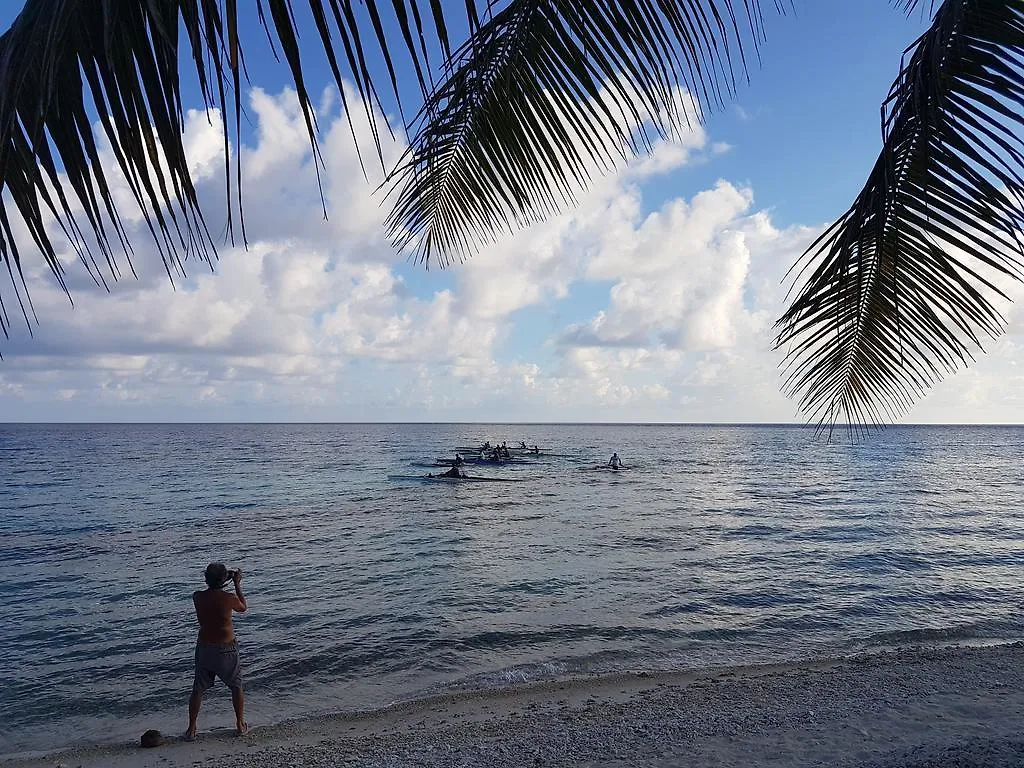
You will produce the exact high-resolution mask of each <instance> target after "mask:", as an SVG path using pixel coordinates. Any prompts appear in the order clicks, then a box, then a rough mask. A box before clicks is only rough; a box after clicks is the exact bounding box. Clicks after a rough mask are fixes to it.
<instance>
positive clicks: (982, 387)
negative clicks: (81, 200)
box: [0, 0, 1024, 423]
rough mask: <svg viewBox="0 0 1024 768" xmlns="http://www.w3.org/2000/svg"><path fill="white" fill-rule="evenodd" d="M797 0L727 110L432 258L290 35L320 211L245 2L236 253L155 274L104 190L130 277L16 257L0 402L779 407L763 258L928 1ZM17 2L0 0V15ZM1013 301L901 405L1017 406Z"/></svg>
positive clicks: (393, 147)
mask: <svg viewBox="0 0 1024 768" xmlns="http://www.w3.org/2000/svg"><path fill="white" fill-rule="evenodd" d="M455 2H456V4H457V5H460V4H461V0H455ZM795 5H796V11H797V12H796V14H792V13H791V14H789V15H788V16H786V17H775V16H769V17H768V21H769V23H768V27H767V35H768V40H767V43H766V44H765V45H764V47H763V49H762V51H761V59H760V62H759V63H758V62H756V61H755V62H754V63H753V66H752V67H751V72H750V80H751V82H750V84H749V85H747V84H745V83H744V84H743V85H742V86H741V88H740V90H739V93H738V95H737V98H736V100H735V101H734V102H732V103H730V104H728V105H727V106H726V108H725V109H724V110H722V111H719V112H717V113H714V114H710V115H709V116H708V119H707V121H706V123H705V124H704V125H695V126H694V127H693V128H692V130H690V131H688V132H684V133H683V134H681V135H680V136H678V137H676V138H675V139H674V140H672V141H666V142H661V143H659V144H658V145H657V146H656V148H655V151H654V153H653V154H651V155H650V156H647V157H639V158H635V159H634V160H632V161H630V162H629V163H626V164H623V165H622V166H621V167H619V168H617V169H616V170H615V171H614V172H610V173H608V174H606V175H603V176H601V177H600V178H598V179H597V180H596V181H595V182H594V184H593V185H592V187H591V188H590V189H589V190H588V191H587V192H586V193H585V194H584V195H583V196H582V197H581V199H580V202H579V206H578V207H576V208H574V209H567V210H564V211H562V212H561V213H560V214H559V215H558V216H555V217H553V218H551V219H549V220H547V221H545V222H542V223H540V224H538V225H535V226H532V227H530V228H529V229H526V230H523V231H520V232H518V233H516V234H514V235H510V236H507V237H504V238H502V239H500V240H499V241H498V242H496V243H495V244H493V245H491V246H488V247H485V248H483V249H482V250H481V251H480V252H479V253H478V254H477V255H476V256H474V257H473V258H472V259H470V260H468V261H467V262H466V263H464V264H458V265H455V266H453V267H450V268H448V269H446V270H438V269H430V270H425V269H424V268H423V267H422V266H421V265H417V264H413V263H410V262H409V260H408V259H407V258H406V255H405V254H400V253H396V252H395V250H394V249H393V248H392V246H391V245H390V244H389V243H388V240H387V238H386V236H385V233H384V225H383V221H384V218H385V216H386V213H387V209H386V206H384V205H382V200H381V198H380V195H379V194H376V193H375V192H374V184H373V183H372V182H373V181H374V180H373V179H372V178H371V179H370V180H369V181H368V180H367V179H366V178H365V177H364V175H363V174H362V172H361V170H360V166H359V163H358V159H357V156H356V153H355V149H354V144H353V142H352V137H351V135H350V133H349V129H348V125H347V123H346V121H345V119H344V116H343V115H342V114H341V113H340V111H339V101H340V100H339V99H338V94H337V91H336V87H335V86H334V84H333V78H332V77H331V75H330V72H329V70H328V68H327V66H326V62H325V61H324V60H323V57H322V55H321V54H320V53H319V51H316V50H313V49H314V48H315V45H313V46H311V47H310V48H309V52H308V54H307V55H306V58H305V62H304V63H305V67H306V72H307V80H308V85H309V87H310V89H311V91H313V92H315V93H318V94H321V98H320V99H319V100H318V101H319V114H318V118H319V124H320V129H321V136H320V138H321V149H322V152H323V156H324V159H325V162H326V173H325V174H324V192H325V200H326V206H327V210H328V214H329V216H328V220H327V221H325V220H324V217H323V211H322V205H321V200H320V197H319V192H318V189H317V184H316V178H315V175H314V173H313V167H312V165H311V157H310V149H309V143H308V140H307V138H306V134H305V128H304V125H303V122H302V119H301V115H300V113H299V111H298V107H297V102H296V99H295V96H294V93H293V92H292V91H291V90H290V89H289V88H288V77H287V72H286V71H285V69H284V68H283V67H282V66H280V65H279V64H277V63H276V62H275V61H274V60H273V57H272V56H270V55H269V54H267V53H266V51H263V50H260V49H259V47H258V43H259V37H258V36H254V34H255V33H257V32H258V33H259V35H262V32H260V31H259V30H258V29H257V26H256V24H257V22H256V19H255V13H252V14H251V16H252V17H253V18H249V17H243V19H242V24H243V31H244V32H246V34H243V40H246V39H251V40H253V41H254V42H255V43H256V45H255V47H253V48H251V49H250V50H249V54H248V61H249V71H250V76H251V79H252V83H251V85H249V86H246V87H245V91H244V103H245V108H246V111H247V114H248V118H249V122H248V124H247V127H246V128H245V130H244V132H243V137H242V142H241V144H242V146H241V157H242V167H243V176H244V179H245V183H246V188H245V206H246V207H245V212H246V220H247V225H248V227H249V247H248V249H243V248H232V247H229V246H228V245H227V244H221V245H220V248H219V255H220V259H219V261H218V263H217V265H216V269H215V271H214V272H210V271H209V270H207V269H203V268H202V267H200V266H199V265H192V267H191V268H190V271H189V274H188V277H187V278H186V279H179V280H176V281H175V282H174V283H173V284H172V282H171V281H170V280H169V279H168V277H167V275H166V273H165V272H164V269H163V267H162V265H161V263H160V260H159V258H158V257H157V256H156V255H155V249H154V248H153V247H152V243H151V241H150V240H149V239H148V235H147V234H146V231H145V228H144V225H143V223H142V222H141V221H140V220H139V218H138V215H137V209H136V208H135V206H134V205H133V204H132V203H131V201H130V200H129V199H128V198H127V190H126V188H125V187H124V185H123V184H122V186H121V190H120V192H121V196H122V198H124V199H125V204H124V208H123V210H124V215H125V217H126V221H127V222H128V226H129V231H130V232H132V233H133V235H134V240H133V244H134V246H135V249H136V254H137V258H136V260H135V264H136V269H137V272H138V278H137V279H132V278H131V277H128V278H127V279H122V280H120V281H118V282H117V283H115V284H113V285H111V286H110V291H109V293H108V292H106V291H104V290H102V289H99V288H97V287H95V286H93V285H92V284H91V283H90V282H89V281H88V279H87V278H86V276H85V274H84V270H83V269H82V268H81V266H80V265H77V264H76V263H75V261H74V254H73V252H72V251H71V249H70V248H68V247H65V248H64V249H63V251H62V259H63V260H64V261H65V262H66V264H67V265H68V269H69V270H70V272H71V275H72V278H71V282H72V286H73V288H72V290H73V298H74V306H73V307H72V306H71V304H70V303H69V301H68V299H67V297H66V296H64V294H63V293H62V292H61V291H60V290H59V288H58V287H57V286H56V285H55V284H54V281H53V279H52V277H51V276H50V274H49V271H48V269H47V268H46V267H45V265H43V263H42V260H41V259H36V260H32V261H30V262H29V263H28V265H27V269H26V277H27V280H28V284H29V287H30V290H31V293H32V299H33V302H34V304H35V307H36V311H37V313H38V316H39V324H38V325H37V326H34V327H33V328H32V329H31V334H30V333H29V329H28V328H27V327H26V326H24V325H17V324H15V326H14V328H13V329H12V332H11V336H10V338H8V339H6V340H3V339H0V352H2V353H3V356H4V360H3V361H2V362H0V421H127V422H148V421H171V422H208V421H213V422H217V421H253V422H259V421H471V422H472V421H476V422H507V421H513V422H530V421H541V422H563V421H564V422H576V421H599V422H743V423H747V422H792V421H801V420H802V419H803V417H802V416H801V414H800V413H799V412H798V410H797V408H796V405H795V403H794V402H792V401H790V400H788V399H786V398H785V397H784V396H783V395H782V394H781V393H780V385H781V375H780V371H779V367H778V366H779V362H780V359H781V355H780V353H778V352H774V351H772V349H771V341H772V337H773V333H772V325H773V322H774V320H775V319H776V318H777V317H778V316H779V315H780V314H781V312H782V311H783V309H784V307H785V296H786V290H787V288H788V287H789V285H790V284H789V282H788V281H787V279H786V271H787V269H788V268H789V267H790V266H791V265H792V264H793V263H794V261H795V260H796V259H797V258H798V257H799V255H800V254H801V253H802V252H803V250H804V249H805V248H806V247H807V245H808V244H809V243H810V242H811V241H812V240H813V238H814V236H815V234H816V233H818V232H820V231H821V230H822V228H823V227H824V226H826V225H827V223H829V222H830V221H831V220H833V219H834V218H836V217H837V216H839V215H840V214H841V213H843V212H844V211H845V209H846V208H847V207H848V206H849V204H850V203H851V202H852V200H853V198H854V196H855V195H856V193H857V192H858V191H859V190H860V187H861V185H862V184H863V182H864V180H865V178H866V176H867V173H868V171H869V169H870V167H871V164H872V163H873V161H874V159H875V157H876V156H877V153H878V149H879V146H880V128H879V107H880V104H881V102H882V100H883V99H884V97H885V95H886V93H887V91H888V87H889V85H890V83H891V81H892V80H893V78H894V77H895V75H896V73H897V71H898V66H899V60H900V56H901V54H902V52H903V50H904V49H905V47H906V46H907V45H909V44H910V43H911V42H912V41H913V40H914V38H915V37H916V36H917V35H919V34H920V33H921V32H922V31H923V30H924V28H925V26H926V20H925V19H923V18H922V17H920V16H915V17H913V18H909V19H908V18H906V17H904V16H903V15H902V14H901V13H899V12H898V11H896V10H894V9H893V8H892V7H891V6H890V4H889V3H888V2H886V0H861V2H857V3H850V2H849V0H813V2H812V1H811V0H796V3H795ZM17 10H18V9H17V6H16V4H14V3H10V4H4V7H3V9H2V10H0V26H3V27H6V26H7V25H8V24H9V23H10V21H11V20H12V19H13V18H14V16H15V15H16V12H17ZM300 23H304V22H302V21H300ZM399 75H400V79H401V80H402V81H403V82H408V81H409V79H410V77H411V73H410V72H406V71H400V72H399ZM183 95H184V99H185V102H186V105H187V106H188V107H189V113H188V117H187V124H186V128H185V146H186V149H187V153H188V157H189V162H190V166H191V169H192V172H193V174H194V177H195V179H196V182H197V187H198V189H199V193H200V197H201V199H202V201H203V204H204V211H206V212H207V215H208V218H209V220H210V221H211V222H216V221H223V218H224V193H223V189H224V177H223V173H224V171H223V155H222V151H223V150H222V140H221V135H220V129H219V121H220V115H219V114H216V113H213V114H207V113H206V112H205V110H204V108H203V104H202V100H201V98H200V97H199V94H198V93H197V92H196V90H195V88H194V87H191V86H188V87H186V88H185V90H184V94H183ZM349 98H350V100H353V99H356V98H357V97H355V96H354V95H353V94H351V93H350V94H349ZM356 129H357V132H360V133H361V134H362V135H363V136H364V137H366V136H367V135H368V134H367V129H366V126H365V125H362V124H361V123H359V121H358V120H357V126H356ZM404 141H405V140H404V137H402V136H401V135H398V136H397V137H396V139H395V141H394V142H393V143H392V144H390V145H388V146H386V147H385V151H386V153H387V156H388V157H389V158H397V157H398V155H399V154H400V152H401V151H402V148H403V147H404ZM211 229H212V230H213V231H214V232H217V231H219V230H218V226H216V225H214V226H212V227H211ZM1016 307H1017V305H1016V304H1012V305H1006V306H1005V307H1003V309H1004V313H1005V315H1006V316H1007V318H1008V321H1009V327H1008V331H1009V332H1008V334H1007V335H1006V336H1004V337H1003V338H1001V339H1000V340H998V341H996V342H991V343H989V344H988V345H987V349H988V352H989V354H988V355H986V356H984V357H982V358H981V359H980V360H979V362H978V363H977V364H975V365H974V366H972V367H971V368H970V369H969V370H968V371H966V372H962V373H960V374H959V375H957V376H954V377H952V378H950V379H949V380H947V381H946V382H943V383H942V384H941V385H939V386H938V387H936V388H935V390H934V391H933V392H932V393H931V394H930V395H929V396H928V397H927V398H926V399H925V400H923V401H922V402H921V403H920V404H918V405H917V406H916V407H915V408H914V409H913V410H912V411H911V412H910V414H909V415H908V416H907V417H906V418H905V421H907V422H917V423H951V422H957V423H974V422H977V423H1019V422H1024V400H1022V399H1021V397H1020V395H1019V394H1018V393H1019V392H1021V391H1024V390H1022V387H1021V384H1022V377H1021V374H1020V372H1019V371H1018V362H1020V361H1024V318H1022V317H1021V315H1020V313H1019V311H1018V310H1017V308H1016Z"/></svg>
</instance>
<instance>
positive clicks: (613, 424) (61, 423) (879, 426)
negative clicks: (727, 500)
mask: <svg viewBox="0 0 1024 768" xmlns="http://www.w3.org/2000/svg"><path fill="white" fill-rule="evenodd" d="M376 425H391V426H538V427H543V426H553V427H557V426H590V427H787V428H799V429H812V430H820V429H825V430H827V429H829V427H827V426H822V425H819V424H817V423H809V422H803V421H0V427H4V426H181V427H185V426H239V427H240V426H376ZM1020 426H1024V424H1021V423H1020V422H912V423H899V424H885V423H877V422H876V423H870V424H855V425H847V424H837V425H835V426H834V427H832V429H834V430H846V429H855V430H861V429H893V428H901V427H1020Z"/></svg>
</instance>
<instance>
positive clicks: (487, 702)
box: [0, 643, 1024, 768]
mask: <svg viewBox="0 0 1024 768" xmlns="http://www.w3.org/2000/svg"><path fill="white" fill-rule="evenodd" d="M1022 662H1024V644H1021V643H1017V644H1013V645H1003V646H993V647H984V648H948V649H940V650H935V649H918V650H913V649H911V650H899V651H893V652H886V653H880V654H875V655H863V656H857V657H852V658H848V659H842V660H834V661H819V662H808V663H806V664H794V665H776V666H765V667H745V668H735V669H721V670H705V671H695V672H692V673H689V674H683V673H679V674H671V675H656V676H647V675H636V676H619V677H614V678H596V679H587V680H571V681H565V682H562V683H546V684H543V685H536V686H532V687H527V688H522V689H516V690H506V691H490V692H484V693H477V694H459V695H455V696H449V697H444V698H438V699H434V700H430V701H424V702H416V703H412V704H407V705H403V706H400V707H395V708H391V709H387V710H382V711H381V712H377V713H372V714H370V715H366V716H358V717H357V716H351V715H348V716H327V717H323V718H317V719H311V720H304V721H298V722H294V723H288V724H283V725H278V726H270V727H265V728H256V729H254V730H253V731H252V732H251V733H250V734H249V735H248V736H246V737H244V738H243V739H234V740H232V739H226V738H220V737H214V736H210V735H207V736H206V737H205V738H201V739H200V742H198V744H196V745H189V744H181V743H175V744H172V745H169V746H168V747H162V748H159V749H155V750H145V751H143V750H138V749H134V750H129V749H127V748H120V751H117V750H115V751H107V752H105V753H103V754H101V753H100V752H95V753H90V752H88V751H84V752H79V753H77V754H68V755H67V756H66V757H63V756H61V757H57V758H53V757H51V758H49V762H24V763H21V764H19V765H24V766H26V768H27V766H30V765H31V766H33V768H34V767H35V766H40V768H41V766H43V765H46V766H49V768H52V767H53V766H54V765H55V764H56V762H58V760H60V761H61V762H62V763H63V764H64V765H66V766H68V768H76V766H79V765H81V766H83V768H93V767H94V766H100V765H103V766H111V768H121V767H122V766H124V767H127V766H166V767H167V768H174V767H175V766H189V767H190V768H191V766H202V768H214V766H216V767H217V768H349V767H354V766H359V767H360V768H414V767H415V768H421V767H427V768H456V767H461V766H488V768H506V767H507V768H513V767H514V768H523V767H524V766H525V767H529V766H534V767H535V768H565V767H567V766H581V767H583V768H597V766H602V767H607V768H625V767H626V766H649V767H650V768H668V766H702V767H703V766H707V767H709V768H714V767H717V766H785V767H786V768H797V767H799V766H838V767H839V768H855V767H856V768H933V767H935V768H937V767H938V766H941V767H942V768H980V767H981V766H985V768H1002V767H1003V766H1006V767H1009V766H1021V765H1024V741H1022V740H1021V730H1020V725H1021V723H1022V722H1024V720H1022V716H1024V694H1022V691H1024V663H1022ZM204 742H205V743H204ZM0 765H4V764H0ZM10 765H11V766H13V765H15V764H13V763H12V764H10ZM4 768H7V766H6V765H4Z"/></svg>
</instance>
